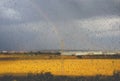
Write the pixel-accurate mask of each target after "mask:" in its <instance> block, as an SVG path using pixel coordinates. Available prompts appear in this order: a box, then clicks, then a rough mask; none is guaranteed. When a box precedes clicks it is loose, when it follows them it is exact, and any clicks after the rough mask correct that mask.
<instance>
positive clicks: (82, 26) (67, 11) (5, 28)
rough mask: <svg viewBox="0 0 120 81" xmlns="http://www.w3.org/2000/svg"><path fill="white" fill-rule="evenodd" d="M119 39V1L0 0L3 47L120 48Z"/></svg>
mask: <svg viewBox="0 0 120 81" xmlns="http://www.w3.org/2000/svg"><path fill="white" fill-rule="evenodd" d="M119 40H120V1H119V0H0V49H1V50H43V49H61V47H62V43H64V49H83V50H84V49H91V50H97V49H100V50H115V49H116V50H120V41H119ZM62 41H63V42H62Z"/></svg>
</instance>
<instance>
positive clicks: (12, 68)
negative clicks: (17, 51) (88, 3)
mask: <svg viewBox="0 0 120 81" xmlns="http://www.w3.org/2000/svg"><path fill="white" fill-rule="evenodd" d="M115 71H119V72H120V59H36V60H35V59H34V60H32V59H31V60H30V59H29V60H2V61H0V75H3V74H28V73H34V74H36V73H41V72H51V73H52V74H54V75H68V76H94V75H113V73H114V72H115Z"/></svg>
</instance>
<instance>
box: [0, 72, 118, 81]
mask: <svg viewBox="0 0 120 81" xmlns="http://www.w3.org/2000/svg"><path fill="white" fill-rule="evenodd" d="M0 81H120V73H114V75H113V76H102V75H96V76H90V77H89V76H77V77H75V76H54V75H52V74H51V73H49V72H47V73H41V74H28V75H27V76H12V75H5V76H2V77H0Z"/></svg>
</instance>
